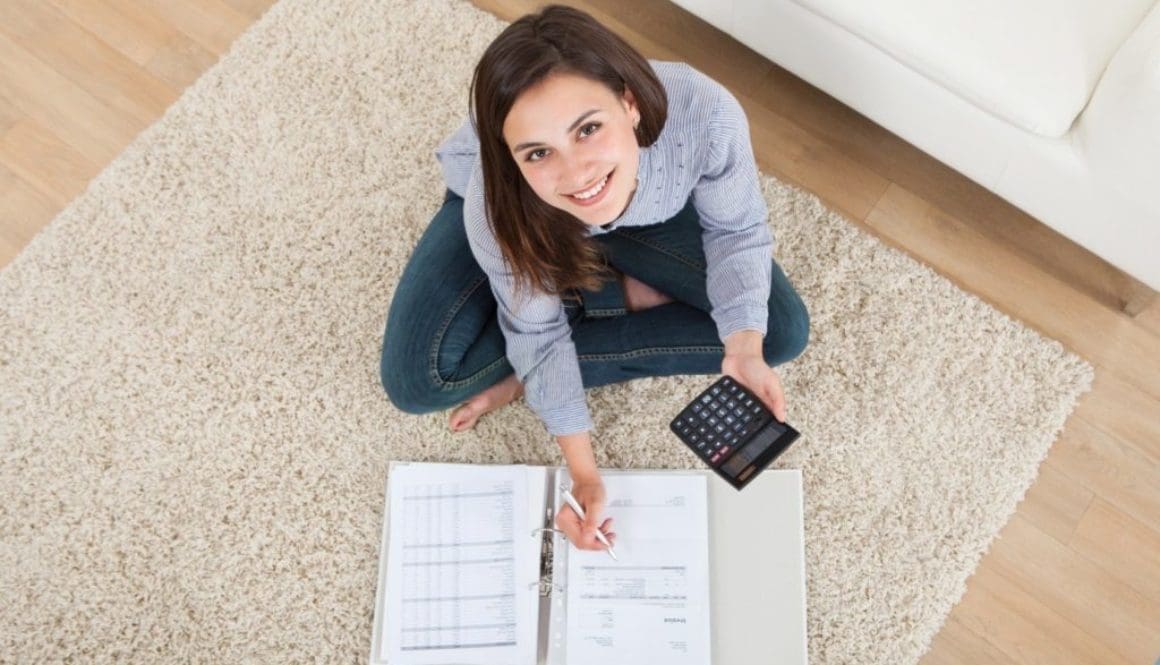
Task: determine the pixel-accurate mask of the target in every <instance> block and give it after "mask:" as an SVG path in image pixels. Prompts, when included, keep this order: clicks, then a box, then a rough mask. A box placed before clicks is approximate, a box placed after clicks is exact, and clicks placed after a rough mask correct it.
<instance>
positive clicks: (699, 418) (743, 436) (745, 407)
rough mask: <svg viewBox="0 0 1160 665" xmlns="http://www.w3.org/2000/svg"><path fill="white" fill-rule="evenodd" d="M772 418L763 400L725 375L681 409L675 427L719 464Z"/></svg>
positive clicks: (701, 453)
mask: <svg viewBox="0 0 1160 665" xmlns="http://www.w3.org/2000/svg"><path fill="white" fill-rule="evenodd" d="M772 418H773V416H772V414H770V412H769V410H768V409H766V408H765V406H764V405H763V404H762V403H761V401H760V400H758V399H757V398H756V397H754V396H753V394H752V393H750V392H749V391H748V390H746V389H745V388H744V387H742V386H741V385H740V384H738V383H737V382H736V381H734V380H733V379H732V378H730V377H728V376H725V377H722V378H721V379H720V380H719V381H717V382H716V383H714V384H713V385H712V386H710V387H709V388H708V389H706V390H705V392H703V393H701V395H699V396H698V397H697V398H696V399H695V400H693V402H692V404H690V405H689V406H688V407H686V408H685V409H684V410H683V411H681V413H680V415H678V416H677V417H676V418H675V419H674V420H673V423H672V428H673V431H674V432H676V433H677V435H678V436H680V438H681V439H682V440H683V441H684V442H685V443H686V444H687V445H688V446H689V447H690V448H692V449H693V451H694V452H696V453H697V454H698V455H699V456H700V457H701V459H703V460H705V461H706V462H708V463H709V464H710V465H711V466H714V467H716V466H718V465H720V464H721V463H722V462H723V461H724V460H725V458H726V457H728V455H729V452H730V451H732V450H734V449H735V448H737V447H738V446H739V445H740V444H742V443H744V442H746V441H748V440H749V438H750V437H751V436H752V435H753V434H754V433H755V432H757V431H758V430H760V429H761V428H762V427H764V426H765V425H766V424H767V423H769V421H770V420H772Z"/></svg>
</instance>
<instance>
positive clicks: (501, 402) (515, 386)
mask: <svg viewBox="0 0 1160 665" xmlns="http://www.w3.org/2000/svg"><path fill="white" fill-rule="evenodd" d="M523 394H524V384H522V383H520V381H519V379H517V378H516V375H515V374H512V375H511V376H509V377H508V378H506V379H504V380H503V381H500V382H499V383H497V384H495V385H494V386H492V387H490V388H488V389H487V390H484V391H483V392H481V393H479V394H478V395H476V396H475V397H472V398H471V399H469V400H467V401H466V402H464V403H463V404H460V405H459V406H457V407H455V410H454V411H452V412H451V419H450V420H449V421H448V424H449V425H451V431H452V432H464V431H467V430H469V429H471V428H472V427H475V423H476V422H477V421H478V420H479V417H480V416H482V415H483V414H485V413H491V412H492V411H495V410H496V409H498V408H499V407H501V406H505V405H507V404H511V403H512V402H514V401H515V400H516V398H518V397H519V396H520V395H523Z"/></svg>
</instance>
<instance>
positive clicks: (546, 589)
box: [528, 526, 568, 596]
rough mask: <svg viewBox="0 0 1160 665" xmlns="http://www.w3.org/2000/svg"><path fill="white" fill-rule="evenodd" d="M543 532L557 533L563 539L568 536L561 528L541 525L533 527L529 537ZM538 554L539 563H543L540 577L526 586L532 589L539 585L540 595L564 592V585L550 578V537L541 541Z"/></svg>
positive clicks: (537, 535) (540, 534)
mask: <svg viewBox="0 0 1160 665" xmlns="http://www.w3.org/2000/svg"><path fill="white" fill-rule="evenodd" d="M544 533H553V534H558V535H559V536H560V537H561V538H563V539H565V540H567V539H568V536H566V535H565V534H564V531H563V530H561V529H553V528H552V527H547V526H542V527H537V528H535V529H532V532H531V534H529V535H531V537H533V538H537V537H542V536H543V534H544ZM540 555H541V563H542V565H543V570H541V571H540V579H539V580H538V581H535V582H532V583H531V584H528V588H529V589H533V588H535V587H539V588H540V595H541V596H550V595H552V594H553V593H556V592H559V593H564V586H563V585H562V584H557V583H556V582H555V581H554V580H552V579H550V578H551V577H552V575H551V556H552V541H551V539H548V540H545V541H543V545H542V547H541V549H540Z"/></svg>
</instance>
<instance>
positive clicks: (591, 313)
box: [584, 307, 628, 318]
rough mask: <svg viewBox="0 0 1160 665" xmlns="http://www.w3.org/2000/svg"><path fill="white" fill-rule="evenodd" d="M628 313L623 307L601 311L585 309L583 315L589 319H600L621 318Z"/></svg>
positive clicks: (602, 309)
mask: <svg viewBox="0 0 1160 665" xmlns="http://www.w3.org/2000/svg"><path fill="white" fill-rule="evenodd" d="M627 313H628V310H626V309H625V308H624V307H604V308H601V309H586V310H584V314H585V315H586V316H590V317H596V318H602V317H610V316H623V315H625V314H627Z"/></svg>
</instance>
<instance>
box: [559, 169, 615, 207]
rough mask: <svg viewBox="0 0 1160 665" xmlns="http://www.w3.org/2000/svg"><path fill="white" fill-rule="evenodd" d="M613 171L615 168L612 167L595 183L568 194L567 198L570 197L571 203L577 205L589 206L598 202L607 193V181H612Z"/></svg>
mask: <svg viewBox="0 0 1160 665" xmlns="http://www.w3.org/2000/svg"><path fill="white" fill-rule="evenodd" d="M615 172H616V169H613V170H612V171H611V172H609V174H608V175H606V176H604V177H603V178H601V179H600V180H599V181H598V182H597V183H596V184H595V185H592V186H591V187H589V188H588V189H586V190H584V191H582V192H577V193H575V194H568V195H567V196H568V198H569V199H571V201H572V203H575V204H576V205H579V206H590V205H595V204H597V203H599V202H600V201H601V200H603V199H604V197H605V196H606V195H607V194H608V183H609V182H611V181H612V174H613V173H615Z"/></svg>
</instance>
